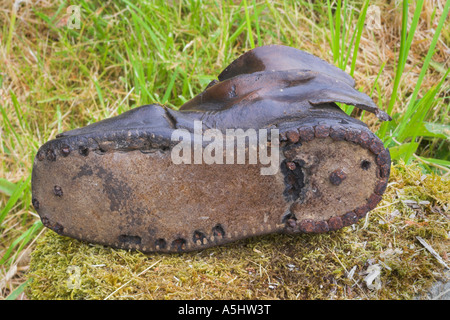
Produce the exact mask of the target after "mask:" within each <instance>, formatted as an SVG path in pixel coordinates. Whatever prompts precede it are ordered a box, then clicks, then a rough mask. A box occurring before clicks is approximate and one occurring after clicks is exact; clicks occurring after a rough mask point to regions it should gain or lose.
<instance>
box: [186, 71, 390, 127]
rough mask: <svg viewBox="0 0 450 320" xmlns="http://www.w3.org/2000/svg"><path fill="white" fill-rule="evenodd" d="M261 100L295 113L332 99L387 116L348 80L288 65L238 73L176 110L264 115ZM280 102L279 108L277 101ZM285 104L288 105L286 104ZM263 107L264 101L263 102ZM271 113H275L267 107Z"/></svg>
mask: <svg viewBox="0 0 450 320" xmlns="http://www.w3.org/2000/svg"><path fill="white" fill-rule="evenodd" d="M261 100H266V101H267V102H268V101H273V102H274V103H273V104H272V107H271V109H277V107H278V108H279V110H278V111H279V112H278V113H279V115H280V116H283V117H286V115H288V114H287V113H292V114H293V115H294V114H298V112H299V111H306V110H308V109H310V108H311V107H316V108H320V105H325V104H328V103H333V102H340V103H344V104H348V105H353V106H355V107H357V108H360V109H363V110H366V111H369V112H372V113H374V114H375V115H376V116H377V117H378V118H379V119H381V120H383V121H387V120H390V117H389V116H388V115H387V114H386V113H385V112H383V111H381V110H380V109H379V108H378V107H377V105H376V104H375V103H374V102H373V101H372V99H370V97H369V96H367V95H366V94H364V93H362V92H360V91H358V90H356V89H355V88H354V87H353V86H351V85H350V84H349V82H348V81H346V80H345V79H344V80H343V79H342V78H336V77H334V76H333V75H330V74H329V73H322V72H319V71H311V70H299V69H290V70H282V71H259V72H254V73H251V74H246V73H243V74H239V75H235V76H234V77H232V78H228V79H225V80H223V81H221V82H218V83H216V84H215V85H213V86H210V87H209V88H207V89H206V90H205V91H203V92H202V93H201V94H199V95H197V96H196V97H194V98H193V99H192V100H190V101H188V102H187V103H185V104H184V105H183V106H182V107H181V108H180V111H191V112H205V113H210V114H211V113H212V114H214V113H217V112H219V111H222V112H223V111H226V110H228V109H233V110H235V111H236V110H238V109H242V108H249V109H252V112H248V113H246V114H247V115H248V116H249V117H252V118H257V117H264V114H266V111H267V110H257V109H254V108H255V106H256V105H258V106H262V104H261V103H259V102H260V101H261ZM277 102H283V104H282V105H283V108H281V104H277ZM286 104H289V105H290V107H289V108H286ZM264 106H265V107H267V106H268V105H267V104H264ZM248 111H250V110H248ZM270 114H271V116H274V115H275V114H277V112H274V110H270Z"/></svg>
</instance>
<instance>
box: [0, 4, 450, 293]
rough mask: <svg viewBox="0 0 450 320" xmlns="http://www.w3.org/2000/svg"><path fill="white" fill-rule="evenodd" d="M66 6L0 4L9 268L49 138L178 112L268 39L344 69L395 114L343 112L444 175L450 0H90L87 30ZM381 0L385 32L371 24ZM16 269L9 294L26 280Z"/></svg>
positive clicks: (401, 156)
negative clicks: (143, 112) (126, 115)
mask: <svg viewBox="0 0 450 320" xmlns="http://www.w3.org/2000/svg"><path fill="white" fill-rule="evenodd" d="M70 4H72V2H69V1H46V2H45V3H44V2H39V3H37V4H32V3H27V2H23V3H22V4H20V6H19V7H18V8H14V7H13V5H12V4H11V2H10V1H6V0H4V1H1V0H0V7H1V8H2V9H3V10H1V11H0V22H1V23H0V26H1V28H0V33H1V34H0V133H1V139H0V155H1V158H0V232H1V234H2V238H1V240H0V271H1V273H0V277H2V276H3V274H6V273H7V272H8V271H10V270H13V269H12V268H15V267H18V266H19V267H20V265H21V264H23V263H25V264H26V260H27V255H28V251H29V249H31V248H33V246H34V240H35V238H36V235H37V234H38V233H39V231H40V230H42V225H41V224H40V222H36V221H39V220H38V217H37V216H36V214H35V212H34V210H33V208H32V206H31V190H30V185H29V179H30V176H31V168H32V163H33V159H34V156H35V153H36V151H37V149H38V148H39V146H40V145H42V144H43V143H45V142H46V141H47V140H49V139H52V138H54V137H55V136H56V134H58V133H59V132H62V131H66V130H69V129H73V128H76V127H80V126H84V125H87V124H89V123H92V122H96V121H99V120H102V119H104V118H106V117H111V116H114V115H117V114H120V113H122V112H125V111H127V110H129V109H131V108H134V107H137V106H140V105H144V104H149V103H160V104H166V105H168V106H170V107H173V108H178V107H179V106H181V105H182V104H183V103H184V102H186V101H187V100H189V99H191V98H192V97H194V96H195V95H196V94H198V93H199V92H201V91H202V90H203V88H204V87H205V86H206V85H207V84H208V83H209V82H210V81H211V80H213V79H214V78H216V77H217V75H218V74H219V72H220V71H222V70H223V68H224V67H225V66H227V65H228V64H229V63H230V62H231V61H233V60H234V59H235V58H236V57H238V56H239V55H240V54H242V53H243V52H245V51H247V50H249V49H251V48H254V47H256V46H260V45H266V44H284V45H288V46H292V47H296V48H298V49H302V50H305V51H308V52H310V53H313V54H315V55H317V56H319V57H321V58H322V59H325V60H326V61H329V62H330V63H334V64H336V65H337V66H339V67H340V68H342V69H344V70H346V71H347V72H348V73H349V74H351V75H352V76H353V77H354V78H355V80H356V82H357V88H358V89H359V90H361V91H363V92H365V93H367V94H370V95H371V96H372V97H373V99H374V101H375V102H376V103H377V104H378V105H379V106H380V108H382V109H383V110H386V111H387V112H388V113H389V114H390V115H391V116H392V117H393V121H392V122H390V123H384V124H381V123H380V122H379V121H378V120H377V119H376V118H375V117H373V115H371V114H368V113H364V112H363V113H361V112H360V111H359V110H358V109H354V108H352V107H349V106H345V105H342V106H341V107H342V108H344V109H345V111H346V112H348V113H349V114H352V115H353V116H355V117H360V118H362V119H363V120H364V121H365V122H366V123H368V124H369V126H370V127H371V128H372V130H373V131H375V132H377V134H378V135H379V137H380V138H382V139H383V141H384V142H385V145H386V146H388V147H390V149H391V153H392V157H393V159H394V160H395V161H405V162H409V163H410V162H417V163H418V167H419V168H420V169H421V170H423V172H424V174H429V173H431V172H433V173H437V174H440V175H443V176H448V173H449V171H450V169H449V168H450V155H449V129H450V126H449V122H448V114H449V97H448V90H449V89H448V88H449V87H450V86H449V81H448V61H447V60H446V54H447V53H446V51H445V50H447V49H446V48H448V47H449V46H450V32H449V25H448V19H447V20H446V19H445V17H448V10H449V6H450V1H446V2H445V3H443V5H442V6H441V7H440V8H433V7H431V6H430V4H429V3H427V2H423V1H417V2H416V3H413V2H408V1H404V2H400V3H399V4H398V5H397V6H396V2H392V3H391V4H387V3H385V2H382V1H367V0H363V1H350V0H344V1H331V0H328V1H327V2H326V5H325V6H324V5H323V3H321V2H314V1H306V0H301V1H288V0H285V1H278V2H273V1H267V0H266V1H265V0H245V1H241V2H232V1H197V0H186V1H172V2H167V1H145V2H144V1H128V0H121V1H113V2H108V3H104V2H101V1H87V0H81V1H78V2H77V5H79V6H80V9H81V24H80V26H81V28H80V29H69V28H67V23H66V22H67V18H69V16H68V14H67V12H66V8H67V7H68V6H69V5H70ZM372 4H375V5H378V6H379V7H380V10H381V12H382V23H383V25H384V29H383V30H369V29H367V28H366V27H365V24H364V23H365V20H366V19H367V10H368V6H370V5H372ZM16 9H17V10H16ZM431 29H433V30H435V32H434V34H433V35H432V36H430V34H431V33H430V30H431ZM18 270H19V271H17V274H16V275H15V277H13V278H11V280H9V281H8V286H6V287H4V288H0V290H2V293H1V295H0V296H6V295H8V294H9V293H11V292H13V291H14V289H15V288H17V287H18V288H20V287H19V286H20V285H21V284H22V283H23V281H21V279H22V277H21V274H22V273H23V271H20V268H19V269H18ZM14 279H17V281H15V280H14ZM14 292H15V294H16V295H17V294H18V292H17V291H14Z"/></svg>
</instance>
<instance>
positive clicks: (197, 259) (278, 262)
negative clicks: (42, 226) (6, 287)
mask: <svg viewBox="0 0 450 320" xmlns="http://www.w3.org/2000/svg"><path fill="white" fill-rule="evenodd" d="M449 192H450V191H449V181H448V179H444V178H442V177H440V176H435V175H426V176H424V175H423V174H422V173H421V171H420V168H419V167H418V166H416V165H410V166H406V165H404V164H398V165H396V166H393V167H392V174H391V179H390V183H389V186H388V189H387V191H386V194H385V195H384V197H383V200H382V202H381V203H380V204H379V206H378V207H377V208H376V209H375V210H373V211H371V212H370V214H369V215H368V216H367V217H366V219H363V220H362V221H360V222H359V223H358V224H356V225H354V226H350V227H346V228H344V229H341V230H339V231H336V232H331V233H327V234H319V235H310V234H303V235H268V236H264V237H256V238H251V239H247V240H243V241H239V242H236V243H233V244H230V245H226V246H221V247H216V248H210V249H207V250H204V251H200V252H192V253H185V254H147V255H145V254H143V253H140V252H137V251H125V250H117V249H112V248H108V247H104V246H100V245H92V244H88V243H84V242H81V241H77V240H73V239H69V238H67V237H62V236H59V235H57V234H56V233H54V232H52V231H47V232H46V233H45V234H44V235H43V236H42V237H41V238H39V239H38V245H37V247H36V249H35V250H34V252H33V254H32V260H31V265H30V270H29V273H28V277H29V278H32V279H33V281H32V282H31V284H30V285H29V287H28V288H27V294H28V296H29V297H30V298H32V299H105V298H108V299H411V298H412V297H414V296H416V295H419V294H422V293H424V292H425V290H426V289H427V288H429V287H430V285H431V284H432V283H433V282H435V281H436V280H441V279H442V278H444V275H445V274H444V269H443V266H442V265H440V264H439V263H438V262H437V260H436V259H435V258H434V257H433V256H432V255H431V254H430V253H429V252H428V251H427V250H426V249H425V248H424V247H423V246H422V245H421V244H420V243H419V242H418V241H417V239H416V236H420V237H422V238H424V239H425V240H426V241H427V242H428V243H429V244H430V245H431V246H432V247H433V248H434V249H435V250H436V251H437V252H438V253H439V254H440V255H441V256H442V257H444V259H446V254H447V252H448V251H449V239H448V238H449V230H450V228H449V226H450V223H449V217H448V213H446V208H448V206H449V203H448V202H449V200H448V199H450V194H449ZM405 200H414V201H416V204H415V203H412V202H408V201H406V202H405ZM424 201H426V202H424ZM419 203H420V204H419ZM374 264H378V265H379V266H380V267H381V275H380V280H381V287H380V288H378V289H369V288H368V286H367V283H366V282H365V281H364V278H365V277H366V275H367V270H368V268H369V266H371V265H374ZM349 273H352V274H353V276H352V277H350V276H349Z"/></svg>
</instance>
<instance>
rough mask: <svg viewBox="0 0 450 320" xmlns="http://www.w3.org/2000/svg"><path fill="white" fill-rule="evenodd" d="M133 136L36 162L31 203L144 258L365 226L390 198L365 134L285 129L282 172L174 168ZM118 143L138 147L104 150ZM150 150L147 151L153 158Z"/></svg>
mask: <svg viewBox="0 0 450 320" xmlns="http://www.w3.org/2000/svg"><path fill="white" fill-rule="evenodd" d="M157 139H158V137H157V136H156V137H155V135H154V134H153V133H152V132H146V131H145V130H131V131H122V132H112V133H108V132H102V133H99V137H98V139H97V138H96V139H92V136H91V137H90V138H89V139H88V138H83V137H80V136H75V137H74V136H69V137H62V138H59V139H55V140H51V141H49V142H47V143H46V144H44V145H43V146H42V147H41V148H40V149H39V151H38V153H37V156H36V158H35V161H34V168H33V176H32V191H33V198H32V202H33V205H34V207H35V209H36V210H37V212H38V213H39V215H40V217H41V219H42V222H43V224H44V225H45V226H46V227H48V228H50V229H52V230H53V231H55V232H57V233H59V234H61V235H65V236H69V237H72V238H76V239H81V240H85V241H89V242H92V243H99V244H105V245H109V246H113V247H117V248H124V249H137V250H140V251H143V252H153V251H161V252H180V251H192V250H199V249H203V248H208V247H211V246H215V245H219V244H224V243H228V242H232V241H235V240H238V239H243V238H246V237H250V236H255V235H264V234H270V233H282V232H288V233H321V232H327V231H333V230H337V229H340V228H342V227H345V226H348V225H351V224H354V223H356V222H357V221H358V220H359V219H360V218H362V217H364V216H365V214H366V213H367V212H368V211H369V210H371V209H373V208H375V206H376V205H377V204H378V202H379V201H380V200H381V196H382V194H383V192H384V191H385V188H386V185H387V182H388V177H389V171H390V156H389V151H388V150H387V149H385V148H384V147H383V144H382V142H381V141H380V140H379V139H378V138H377V137H376V136H375V135H374V134H373V133H372V132H371V131H370V130H368V129H367V128H366V127H365V126H363V125H359V124H355V123H348V122H346V121H342V120H340V121H338V120H329V119H320V118H317V119H314V120H313V121H310V122H309V123H306V122H304V123H297V124H295V125H294V124H287V125H286V126H285V128H280V134H279V139H280V148H279V152H280V155H279V156H280V170H278V172H277V173H276V174H275V175H261V172H260V169H261V167H264V166H263V165H261V164H245V165H243V164H226V165H225V164H224V165H221V164H213V165H208V164H177V165H176V164H174V163H173V162H172V160H171V148H170V147H165V148H161V147H158V148H154V149H148V148H147V147H146V148H141V147H140V142H142V144H141V145H142V146H144V145H145V146H148V145H149V144H148V143H147V142H148V141H154V140H157ZM116 140H121V141H129V142H130V144H133V147H132V148H130V147H129V146H128V147H127V146H123V148H119V149H109V150H107V151H105V150H103V149H102V148H101V145H102V144H108V142H111V143H112V142H114V141H116ZM144 149H145V150H144Z"/></svg>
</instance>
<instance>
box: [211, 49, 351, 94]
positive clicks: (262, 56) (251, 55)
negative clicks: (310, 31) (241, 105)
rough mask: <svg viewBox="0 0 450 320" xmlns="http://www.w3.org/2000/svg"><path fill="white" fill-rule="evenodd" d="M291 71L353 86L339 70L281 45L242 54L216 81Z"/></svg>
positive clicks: (311, 56) (309, 55) (312, 56)
mask: <svg viewBox="0 0 450 320" xmlns="http://www.w3.org/2000/svg"><path fill="white" fill-rule="evenodd" d="M292 69H303V70H311V71H317V72H320V73H324V74H327V75H329V76H332V77H334V78H336V79H338V80H341V81H343V82H345V83H347V84H348V85H350V86H351V87H354V86H355V81H354V80H353V78H352V77H351V76H349V75H348V74H347V73H345V72H344V71H342V70H341V69H339V68H337V67H335V66H333V65H331V64H329V63H328V62H326V61H324V60H322V59H320V58H318V57H316V56H314V55H312V54H309V53H307V52H304V51H302V50H299V49H295V48H292V47H287V46H281V45H269V46H262V47H257V48H255V49H253V50H250V51H248V52H246V53H244V54H243V55H242V56H240V57H239V58H237V59H236V60H234V61H233V62H232V63H231V64H230V65H229V66H228V67H226V68H225V69H224V70H223V71H222V73H221V74H220V75H219V77H218V79H219V81H224V80H227V79H230V78H233V77H235V76H237V75H241V74H251V73H255V72H260V71H282V70H292Z"/></svg>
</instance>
